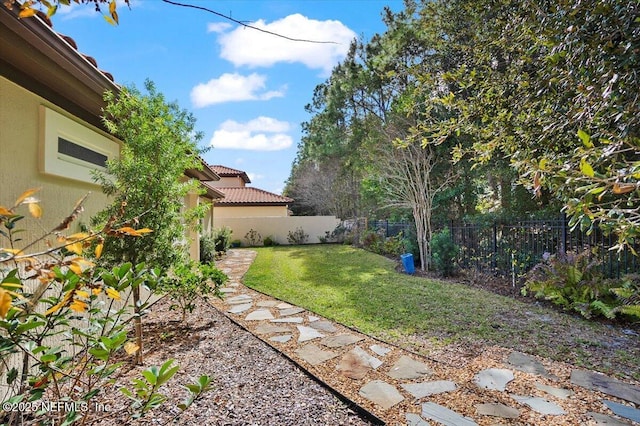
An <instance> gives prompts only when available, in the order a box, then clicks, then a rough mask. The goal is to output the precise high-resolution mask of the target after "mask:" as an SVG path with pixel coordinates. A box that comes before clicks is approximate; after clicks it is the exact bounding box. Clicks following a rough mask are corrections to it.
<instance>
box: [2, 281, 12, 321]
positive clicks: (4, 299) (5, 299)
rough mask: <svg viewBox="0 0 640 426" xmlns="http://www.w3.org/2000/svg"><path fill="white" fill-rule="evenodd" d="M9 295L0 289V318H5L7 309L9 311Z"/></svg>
mask: <svg viewBox="0 0 640 426" xmlns="http://www.w3.org/2000/svg"><path fill="white" fill-rule="evenodd" d="M11 300H12V299H11V295H10V294H9V292H8V291H5V290H4V289H1V288H0V318H2V319H4V318H6V317H7V313H8V312H9V309H11Z"/></svg>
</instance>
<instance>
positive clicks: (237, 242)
mask: <svg viewBox="0 0 640 426" xmlns="http://www.w3.org/2000/svg"><path fill="white" fill-rule="evenodd" d="M231 247H233V248H237V247H242V241H240V240H233V241H231Z"/></svg>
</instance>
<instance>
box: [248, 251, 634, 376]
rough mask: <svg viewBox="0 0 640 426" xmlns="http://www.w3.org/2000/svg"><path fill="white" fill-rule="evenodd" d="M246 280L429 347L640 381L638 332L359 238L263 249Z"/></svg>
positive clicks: (421, 348)
mask: <svg viewBox="0 0 640 426" xmlns="http://www.w3.org/2000/svg"><path fill="white" fill-rule="evenodd" d="M257 251H258V256H257V258H256V260H255V262H254V263H253V265H252V266H251V268H250V269H249V271H248V272H247V274H246V275H245V277H244V282H245V284H246V285H247V286H249V287H251V288H254V289H256V290H258V291H261V292H264V293H266V294H269V295H271V296H274V297H277V298H279V299H282V300H285V301H287V302H289V303H292V304H295V305H298V306H301V307H304V308H306V309H308V310H310V311H312V312H315V313H317V314H319V315H322V316H324V317H327V318H329V319H332V320H334V321H337V322H340V323H342V324H345V325H348V326H351V327H354V328H356V329H358V330H360V331H362V332H364V333H367V334H370V335H372V336H376V337H378V338H381V339H382V340H386V341H389V342H391V343H394V344H397V345H400V346H403V347H406V348H407V349H411V350H415V351H418V352H423V353H427V352H428V351H429V350H430V349H433V346H434V343H435V345H436V346H438V345H445V344H449V343H454V344H456V343H457V344H461V343H462V344H465V343H470V342H472V343H481V344H489V345H499V346H503V347H508V348H513V349H516V350H521V351H524V352H527V353H531V354H534V355H540V356H544V357H548V358H552V359H555V360H560V361H568V362H575V363H576V364H580V365H581V366H584V367H587V368H592V369H595V370H599V371H603V372H605V373H610V374H614V375H617V376H620V377H631V378H635V379H637V380H640V344H639V342H638V340H639V339H638V336H637V335H633V334H625V333H623V331H622V329H621V328H618V327H612V326H610V325H605V324H601V323H598V322H593V321H587V320H584V319H582V318H579V317H575V316H573V315H569V314H564V313H561V312H558V311H556V310H554V309H551V308H548V307H543V306H538V305H535V304H531V303H524V302H521V301H517V300H515V299H512V298H509V297H505V296H500V295H496V294H495V293H492V292H488V291H484V290H481V289H476V288H471V287H468V286H465V285H463V284H457V283H452V282H444V281H437V280H429V279H425V278H420V277H413V276H408V275H406V274H401V273H398V272H396V270H395V262H394V261H393V260H390V259H387V258H385V257H382V256H378V255H376V254H373V253H369V252H367V251H364V250H360V249H356V248H353V247H350V246H341V245H312V246H278V247H268V248H258V249H257Z"/></svg>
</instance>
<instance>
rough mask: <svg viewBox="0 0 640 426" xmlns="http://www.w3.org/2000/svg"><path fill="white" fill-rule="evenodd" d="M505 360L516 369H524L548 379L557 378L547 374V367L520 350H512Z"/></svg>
mask: <svg viewBox="0 0 640 426" xmlns="http://www.w3.org/2000/svg"><path fill="white" fill-rule="evenodd" d="M507 362H508V363H509V364H511V365H512V366H513V368H515V369H516V370H519V371H524V372H525V373H531V374H537V375H539V376H543V377H547V378H549V379H557V377H556V376H554V375H553V374H549V372H548V371H547V369H546V368H544V366H543V365H542V364H540V362H539V361H537V360H536V359H535V358H533V357H530V356H529V355H526V354H523V353H522V352H512V353H511V354H510V355H509V358H508V359H507Z"/></svg>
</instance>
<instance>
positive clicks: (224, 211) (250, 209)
mask: <svg viewBox="0 0 640 426" xmlns="http://www.w3.org/2000/svg"><path fill="white" fill-rule="evenodd" d="M286 216H288V210H287V206H224V205H216V204H215V203H214V205H213V218H214V219H213V221H214V226H215V227H216V228H219V225H218V224H217V223H216V221H217V220H218V219H224V218H229V217H286Z"/></svg>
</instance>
